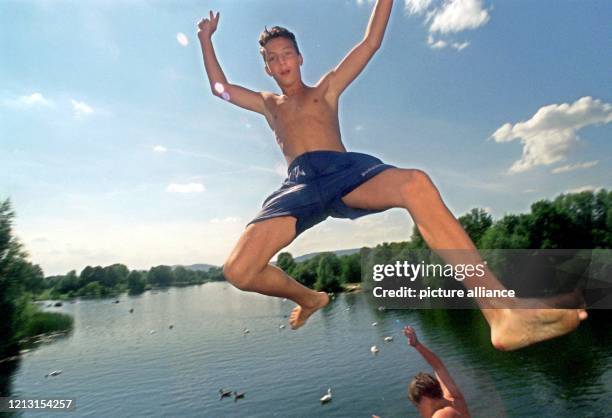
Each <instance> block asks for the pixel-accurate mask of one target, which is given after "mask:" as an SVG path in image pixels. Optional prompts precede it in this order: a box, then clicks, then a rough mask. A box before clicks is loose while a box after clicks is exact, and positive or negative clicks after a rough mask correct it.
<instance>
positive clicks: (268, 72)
mask: <svg viewBox="0 0 612 418" xmlns="http://www.w3.org/2000/svg"><path fill="white" fill-rule="evenodd" d="M264 70H266V74H268V75H269V76H270V77H272V71H270V69H269V68H268V64H265V65H264Z"/></svg>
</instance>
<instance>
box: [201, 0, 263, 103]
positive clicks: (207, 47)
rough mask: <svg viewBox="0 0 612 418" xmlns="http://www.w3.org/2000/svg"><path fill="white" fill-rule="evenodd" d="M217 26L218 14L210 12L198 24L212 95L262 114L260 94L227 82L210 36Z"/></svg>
mask: <svg viewBox="0 0 612 418" xmlns="http://www.w3.org/2000/svg"><path fill="white" fill-rule="evenodd" d="M218 25H219V12H217V14H216V15H215V14H213V12H212V10H211V11H210V12H209V16H208V17H207V18H202V20H201V21H200V22H199V23H198V39H199V40H200V46H201V47H202V55H203V56H204V68H205V69H206V74H207V75H208V81H209V82H210V89H211V91H212V93H213V94H214V95H215V96H217V97H221V98H223V99H225V100H227V101H229V102H230V103H233V104H235V105H237V106H240V107H242V108H245V109H248V110H252V111H253V112H257V113H261V114H264V99H263V95H262V94H261V93H258V92H254V91H251V90H249V89H246V88H244V87H241V86H238V85H235V84H231V83H229V82H228V81H227V78H226V77H225V74H224V73H223V70H222V69H221V66H220V65H219V61H218V60H217V56H216V54H215V49H214V47H213V44H212V35H213V33H215V31H216V30H217V26H218Z"/></svg>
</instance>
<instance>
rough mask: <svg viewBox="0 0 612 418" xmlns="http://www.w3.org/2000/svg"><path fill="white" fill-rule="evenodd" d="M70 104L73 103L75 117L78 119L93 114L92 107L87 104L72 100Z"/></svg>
mask: <svg viewBox="0 0 612 418" xmlns="http://www.w3.org/2000/svg"><path fill="white" fill-rule="evenodd" d="M70 103H72V110H73V111H74V115H75V116H76V117H81V116H84V115H89V114H91V113H93V109H92V107H91V106H89V105H88V104H87V103H85V102H79V101H77V100H74V99H70Z"/></svg>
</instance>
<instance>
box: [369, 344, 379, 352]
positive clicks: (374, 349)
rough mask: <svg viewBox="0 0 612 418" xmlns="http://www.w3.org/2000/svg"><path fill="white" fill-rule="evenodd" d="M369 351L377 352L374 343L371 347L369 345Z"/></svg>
mask: <svg viewBox="0 0 612 418" xmlns="http://www.w3.org/2000/svg"><path fill="white" fill-rule="evenodd" d="M370 351H371V352H372V354H376V353H378V351H379V350H378V347H376V346H375V345H373V346H372V347H370Z"/></svg>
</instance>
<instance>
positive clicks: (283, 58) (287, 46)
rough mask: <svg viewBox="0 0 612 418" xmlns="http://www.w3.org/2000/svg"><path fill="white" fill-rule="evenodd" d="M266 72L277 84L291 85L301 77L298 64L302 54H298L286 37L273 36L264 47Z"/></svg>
mask: <svg viewBox="0 0 612 418" xmlns="http://www.w3.org/2000/svg"><path fill="white" fill-rule="evenodd" d="M264 50H265V58H266V66H265V69H266V73H268V75H270V76H271V77H273V78H274V80H276V82H277V83H278V85H280V86H284V85H291V84H293V83H294V82H296V81H299V80H301V79H302V75H301V72H300V65H302V62H303V60H302V56H301V55H298V53H297V52H296V50H295V47H294V46H293V42H291V40H289V39H286V38H274V39H271V40H270V41H268V43H266V46H265V47H264Z"/></svg>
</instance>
